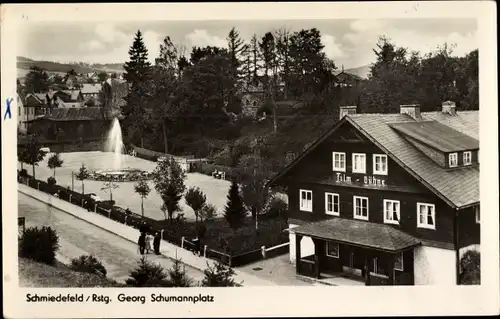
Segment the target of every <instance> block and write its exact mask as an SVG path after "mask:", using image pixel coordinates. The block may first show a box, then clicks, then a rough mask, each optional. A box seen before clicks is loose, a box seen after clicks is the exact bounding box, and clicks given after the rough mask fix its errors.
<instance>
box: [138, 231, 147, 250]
mask: <svg viewBox="0 0 500 319" xmlns="http://www.w3.org/2000/svg"><path fill="white" fill-rule="evenodd" d="M137 244H138V245H139V253H140V254H141V255H144V249H145V248H146V234H145V233H141V235H140V236H139V241H138V242H137Z"/></svg>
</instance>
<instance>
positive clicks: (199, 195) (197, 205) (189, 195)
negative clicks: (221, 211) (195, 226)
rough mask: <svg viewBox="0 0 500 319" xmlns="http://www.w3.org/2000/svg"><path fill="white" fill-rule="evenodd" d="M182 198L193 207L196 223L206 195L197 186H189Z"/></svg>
mask: <svg viewBox="0 0 500 319" xmlns="http://www.w3.org/2000/svg"><path fill="white" fill-rule="evenodd" d="M184 200H185V201H186V204H188V206H189V207H191V208H192V209H193V211H194V215H195V218H196V223H198V217H199V216H200V212H201V209H202V208H203V206H205V204H206V202H207V197H206V196H205V194H204V193H203V192H202V191H201V190H200V189H199V188H198V187H190V188H189V189H188V190H187V192H186V195H184Z"/></svg>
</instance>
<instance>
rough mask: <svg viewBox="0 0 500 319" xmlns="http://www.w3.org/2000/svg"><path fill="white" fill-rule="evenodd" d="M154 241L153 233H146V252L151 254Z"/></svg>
mask: <svg viewBox="0 0 500 319" xmlns="http://www.w3.org/2000/svg"><path fill="white" fill-rule="evenodd" d="M152 241H153V236H151V234H149V233H148V234H147V235H146V254H149V252H150V251H151V250H152V249H151V242H152Z"/></svg>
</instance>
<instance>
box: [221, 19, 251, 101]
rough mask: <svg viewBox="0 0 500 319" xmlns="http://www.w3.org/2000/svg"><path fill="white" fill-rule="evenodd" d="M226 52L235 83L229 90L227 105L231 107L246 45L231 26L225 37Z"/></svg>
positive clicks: (238, 82) (240, 73) (240, 74)
mask: <svg viewBox="0 0 500 319" xmlns="http://www.w3.org/2000/svg"><path fill="white" fill-rule="evenodd" d="M226 40H227V47H228V53H229V56H230V61H231V80H232V81H233V82H234V83H235V84H236V86H234V87H233V89H232V90H231V91H230V92H229V96H228V106H229V107H230V108H231V109H232V108H234V105H233V104H234V103H235V94H236V92H237V89H238V87H239V84H240V79H241V77H242V75H243V72H242V67H244V60H245V55H246V51H247V49H248V46H247V45H246V44H245V41H243V39H242V38H241V36H240V33H239V32H238V30H236V28H234V27H233V28H231V30H230V31H229V34H228V35H227V37H226Z"/></svg>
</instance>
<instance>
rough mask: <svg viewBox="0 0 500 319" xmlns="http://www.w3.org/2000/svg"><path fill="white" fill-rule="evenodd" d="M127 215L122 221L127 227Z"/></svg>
mask: <svg viewBox="0 0 500 319" xmlns="http://www.w3.org/2000/svg"><path fill="white" fill-rule="evenodd" d="M127 217H128V216H127V215H125V221H124V224H125V225H127Z"/></svg>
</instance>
